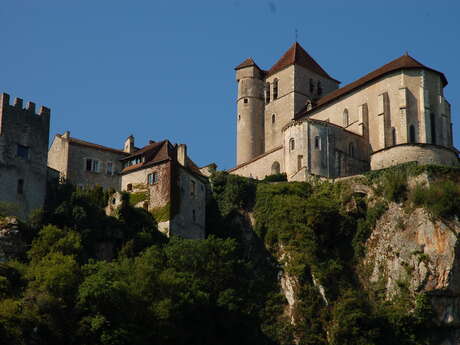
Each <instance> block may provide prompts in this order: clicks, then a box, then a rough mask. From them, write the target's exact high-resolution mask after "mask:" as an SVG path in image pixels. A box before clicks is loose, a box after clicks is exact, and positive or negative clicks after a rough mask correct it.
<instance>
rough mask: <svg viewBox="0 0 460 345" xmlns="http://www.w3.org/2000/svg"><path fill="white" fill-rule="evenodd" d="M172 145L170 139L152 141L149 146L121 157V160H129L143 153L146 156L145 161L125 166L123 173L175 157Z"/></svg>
mask: <svg viewBox="0 0 460 345" xmlns="http://www.w3.org/2000/svg"><path fill="white" fill-rule="evenodd" d="M171 147H172V145H171V144H170V142H169V141H168V140H163V141H159V142H155V143H151V144H149V145H147V146H144V147H143V148H141V149H140V150H138V151H136V152H135V153H133V154H131V155H129V156H128V157H124V158H122V159H120V160H121V161H127V160H130V159H132V158H134V157H137V156H139V155H143V156H144V157H145V160H144V162H142V163H138V164H134V165H131V166H128V167H126V168H124V169H123V170H122V171H121V173H122V174H123V173H126V172H129V171H132V170H137V169H142V168H144V167H147V166H150V165H152V164H155V163H159V162H163V161H166V160H169V159H173V158H174V157H175V154H174V153H173V152H172V151H173V150H172V149H171Z"/></svg>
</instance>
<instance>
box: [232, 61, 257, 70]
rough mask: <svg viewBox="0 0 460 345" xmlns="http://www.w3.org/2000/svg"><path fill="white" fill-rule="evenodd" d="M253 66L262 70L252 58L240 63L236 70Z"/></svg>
mask: <svg viewBox="0 0 460 345" xmlns="http://www.w3.org/2000/svg"><path fill="white" fill-rule="evenodd" d="M251 66H254V67H257V68H258V69H260V68H259V66H257V64H256V63H255V62H254V60H253V59H252V58H247V59H246V60H244V61H243V62H242V63H240V64H239V65H238V66H236V67H235V70H238V69H241V68H245V67H251ZM260 70H261V69H260ZM261 71H262V70H261Z"/></svg>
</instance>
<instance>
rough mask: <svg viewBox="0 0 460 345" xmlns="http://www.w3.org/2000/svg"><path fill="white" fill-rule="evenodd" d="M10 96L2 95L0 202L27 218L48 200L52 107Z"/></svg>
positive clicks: (0, 118) (0, 120)
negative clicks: (37, 107) (38, 109)
mask: <svg viewBox="0 0 460 345" xmlns="http://www.w3.org/2000/svg"><path fill="white" fill-rule="evenodd" d="M9 100H10V97H9V95H7V94H5V93H3V94H2V95H1V96H0V202H2V203H7V204H9V205H11V206H12V207H13V208H14V210H13V213H16V214H18V215H19V216H20V217H21V218H26V217H27V216H28V215H29V214H30V212H31V211H32V210H34V209H37V208H40V207H43V203H44V201H45V194H46V180H47V164H46V163H47V154H48V135H49V125H50V110H49V109H48V108H46V107H41V108H40V111H39V113H38V114H37V113H36V112H35V104H34V103H32V102H28V103H27V106H26V107H23V101H22V99H20V98H16V99H15V101H14V104H13V105H11V104H10V101H9Z"/></svg>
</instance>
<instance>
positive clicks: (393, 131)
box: [391, 127, 396, 146]
mask: <svg viewBox="0 0 460 345" xmlns="http://www.w3.org/2000/svg"><path fill="white" fill-rule="evenodd" d="M391 145H393V146H394V145H396V128H394V127H391Z"/></svg>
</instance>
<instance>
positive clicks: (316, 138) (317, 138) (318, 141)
mask: <svg viewBox="0 0 460 345" xmlns="http://www.w3.org/2000/svg"><path fill="white" fill-rule="evenodd" d="M315 149H317V150H321V138H320V137H318V136H316V137H315Z"/></svg>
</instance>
